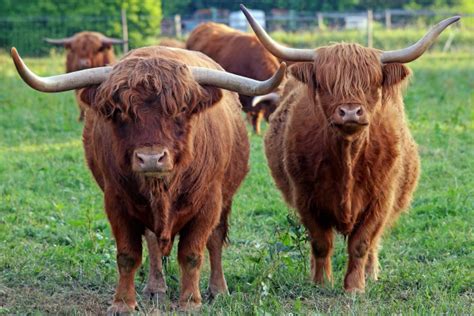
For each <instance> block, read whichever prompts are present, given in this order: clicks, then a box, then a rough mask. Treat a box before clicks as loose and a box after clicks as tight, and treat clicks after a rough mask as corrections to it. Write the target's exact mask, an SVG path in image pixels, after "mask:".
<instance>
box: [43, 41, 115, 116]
mask: <svg viewBox="0 0 474 316" xmlns="http://www.w3.org/2000/svg"><path fill="white" fill-rule="evenodd" d="M45 41H46V42H48V43H50V44H53V45H59V46H64V48H66V50H67V55H66V72H73V71H77V70H82V69H87V68H94V67H102V66H106V65H110V64H113V63H115V55H114V50H113V48H112V45H114V44H123V43H124V41H123V40H120V39H115V38H110V37H107V36H105V35H103V34H101V33H98V32H80V33H76V34H74V35H73V36H71V37H68V38H62V39H50V38H46V39H45ZM79 92H80V91H79V90H76V91H75V95H76V101H77V104H78V106H79V110H80V114H79V118H78V120H79V121H82V120H84V111H85V109H86V108H87V105H86V104H84V103H83V102H82V101H81V99H80V97H79Z"/></svg>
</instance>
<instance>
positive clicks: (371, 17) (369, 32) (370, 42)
mask: <svg viewBox="0 0 474 316" xmlns="http://www.w3.org/2000/svg"><path fill="white" fill-rule="evenodd" d="M373 20H374V14H373V12H372V10H367V47H372V46H373V38H372V31H373Z"/></svg>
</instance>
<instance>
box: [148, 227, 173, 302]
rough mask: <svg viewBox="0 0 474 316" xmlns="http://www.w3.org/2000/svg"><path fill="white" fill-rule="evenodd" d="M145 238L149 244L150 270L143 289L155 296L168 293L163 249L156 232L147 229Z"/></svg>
mask: <svg viewBox="0 0 474 316" xmlns="http://www.w3.org/2000/svg"><path fill="white" fill-rule="evenodd" d="M145 239H146V243H147V246H148V258H149V260H150V271H149V274H148V281H147V284H146V286H145V288H144V289H143V294H145V295H147V296H150V297H153V296H155V295H158V296H162V295H164V294H165V293H166V289H167V286H166V280H165V277H164V274H163V266H162V262H161V258H162V255H161V250H160V247H159V246H158V241H157V239H156V235H155V233H153V232H152V231H151V230H148V229H147V230H146V231H145Z"/></svg>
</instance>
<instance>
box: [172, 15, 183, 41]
mask: <svg viewBox="0 0 474 316" xmlns="http://www.w3.org/2000/svg"><path fill="white" fill-rule="evenodd" d="M174 30H175V36H176V37H177V38H181V36H182V35H183V34H182V30H181V15H179V14H176V15H175V16H174Z"/></svg>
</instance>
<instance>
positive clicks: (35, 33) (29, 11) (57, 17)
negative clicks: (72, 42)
mask: <svg viewBox="0 0 474 316" xmlns="http://www.w3.org/2000/svg"><path fill="white" fill-rule="evenodd" d="M0 8H2V10H0V28H1V29H2V32H0V48H5V49H9V48H10V47H11V46H17V47H18V49H19V50H20V52H22V53H23V54H26V55H42V54H45V53H47V52H48V51H49V50H50V49H51V46H49V45H47V44H45V43H44V42H43V38H45V37H50V38H62V37H68V36H71V35H73V34H74V33H76V32H80V31H85V30H89V31H98V32H101V33H104V34H105V35H107V36H112V37H118V38H121V37H122V25H121V9H126V10H127V21H128V30H129V41H130V46H131V47H140V46H142V44H143V43H144V42H145V41H146V38H149V37H156V36H158V35H159V33H160V23H161V0H143V1H138V0H107V1H101V0H91V1H86V2H84V1H81V0H69V1H59V0H42V1H25V0H21V1H12V0H0Z"/></svg>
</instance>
